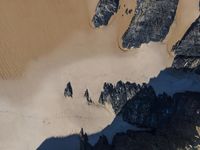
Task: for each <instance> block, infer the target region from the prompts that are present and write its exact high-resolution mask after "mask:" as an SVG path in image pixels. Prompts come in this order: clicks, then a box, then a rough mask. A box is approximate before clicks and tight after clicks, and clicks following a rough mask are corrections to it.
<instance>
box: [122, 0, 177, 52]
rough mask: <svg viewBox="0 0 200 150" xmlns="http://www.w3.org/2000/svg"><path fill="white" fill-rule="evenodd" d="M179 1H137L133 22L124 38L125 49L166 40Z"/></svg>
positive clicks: (123, 45)
mask: <svg viewBox="0 0 200 150" xmlns="http://www.w3.org/2000/svg"><path fill="white" fill-rule="evenodd" d="M178 1H179V0H137V7H136V10H135V15H134V17H133V18H132V21H131V23H130V25H129V27H128V29H127V30H126V32H125V33H124V35H123V37H122V47H123V48H127V49H130V48H138V47H140V45H141V44H142V43H148V42H150V41H154V42H158V41H162V40H164V39H165V37H166V35H167V33H168V32H169V29H170V26H171V24H172V22H173V20H174V17H175V14H176V9H177V5H178Z"/></svg>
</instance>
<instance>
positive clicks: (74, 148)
mask: <svg viewBox="0 0 200 150" xmlns="http://www.w3.org/2000/svg"><path fill="white" fill-rule="evenodd" d="M79 141H80V137H79V135H78V134H74V135H69V136H66V137H51V138H48V139H46V140H45V141H43V142H42V144H41V145H40V146H39V147H38V148H37V150H78V149H80V142H79Z"/></svg>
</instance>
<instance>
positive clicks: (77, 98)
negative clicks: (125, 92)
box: [0, 0, 198, 150]
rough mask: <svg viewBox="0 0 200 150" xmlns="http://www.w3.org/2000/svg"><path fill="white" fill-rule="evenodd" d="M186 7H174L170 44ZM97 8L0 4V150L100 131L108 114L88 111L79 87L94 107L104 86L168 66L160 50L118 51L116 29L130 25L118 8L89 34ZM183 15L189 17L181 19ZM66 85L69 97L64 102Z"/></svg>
mask: <svg viewBox="0 0 200 150" xmlns="http://www.w3.org/2000/svg"><path fill="white" fill-rule="evenodd" d="M187 1H188V0H182V1H181V0H180V2H181V7H183V8H184V10H182V11H183V12H182V11H181V8H180V7H179V13H178V15H179V16H181V17H180V18H181V19H180V18H179V17H178V16H177V19H176V24H174V28H173V30H174V31H175V29H179V31H177V32H178V33H179V35H176V38H180V37H181V35H182V34H183V33H184V32H185V30H186V28H187V27H188V26H189V24H191V22H192V21H193V20H195V17H196V16H197V15H198V14H197V13H198V12H197V10H198V7H197V6H198V5H197V6H196V5H194V4H197V1H198V0H193V1H192V2H190V3H191V4H190V5H189V4H188V3H187ZM96 2H97V1H96V0H95V1H93V0H87V3H86V1H84V0H67V1H64V0H59V1H49V0H43V1H39V0H36V1H31V0H28V1H27V0H16V1H12V2H11V1H7V0H0V32H1V34H0V39H1V41H0V57H1V59H0V60H1V62H0V75H1V77H2V78H3V79H7V80H1V81H0V83H1V87H0V124H1V127H0V149H4V150H33V149H36V148H37V147H38V146H39V145H40V144H41V142H42V141H43V140H45V139H46V138H48V137H51V136H65V135H69V134H72V133H77V132H79V131H80V128H81V127H83V128H84V129H85V130H86V131H87V132H88V133H95V132H97V131H100V130H101V129H103V128H104V127H105V126H106V125H107V124H109V123H110V122H111V121H112V120H113V118H114V115H113V113H112V112H110V111H109V110H107V109H105V108H103V107H101V106H88V105H87V103H86V101H85V99H84V98H83V93H84V90H85V89H86V88H89V90H90V93H91V97H92V98H93V100H94V101H97V100H98V97H99V94H100V90H101V88H102V85H103V83H104V82H105V81H109V82H113V83H114V82H116V81H118V80H124V81H127V80H128V81H134V82H137V83H142V82H148V81H149V78H150V77H155V76H157V74H158V73H159V72H160V70H161V69H164V68H166V67H167V66H169V65H170V64H171V61H172V57H170V56H169V54H168V51H167V46H166V44H162V43H150V44H148V45H146V44H145V45H143V46H142V47H141V48H140V49H136V50H132V51H128V52H122V51H120V49H119V47H118V41H119V39H120V37H121V35H122V33H123V30H122V28H126V26H128V24H129V21H130V19H131V17H130V16H128V17H127V18H125V17H126V15H124V18H123V19H122V20H123V21H120V19H121V18H122V17H121V12H123V10H120V13H119V14H118V15H116V16H114V17H113V18H112V20H111V22H110V23H109V26H108V27H104V28H101V29H97V30H94V29H92V28H91V26H90V23H89V22H90V20H91V17H92V13H93V11H94V9H95V6H96ZM125 2H127V3H129V2H130V1H123V2H122V3H125ZM131 5H132V7H134V6H135V4H131ZM186 9H187V10H188V13H191V15H190V16H191V17H190V18H183V16H182V13H183V14H184V11H185V10H186ZM88 10H89V11H88ZM189 10H191V12H190V11H189ZM194 10H196V11H194ZM187 15H188V14H187ZM192 17H193V18H192ZM179 20H181V23H183V24H184V27H183V28H182V27H181V28H182V29H181V28H179V27H177V25H180V24H179ZM170 36H172V35H170ZM175 40H176V39H175ZM172 42H174V41H172ZM16 77H17V78H16ZM14 78H16V79H14ZM68 81H71V83H72V86H73V88H74V97H73V99H65V98H64V96H63V90H64V87H65V85H66V83H67V82H68Z"/></svg>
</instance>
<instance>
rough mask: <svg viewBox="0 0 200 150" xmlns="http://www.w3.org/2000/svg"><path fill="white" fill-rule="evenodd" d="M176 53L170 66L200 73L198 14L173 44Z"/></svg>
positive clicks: (199, 26)
mask: <svg viewBox="0 0 200 150" xmlns="http://www.w3.org/2000/svg"><path fill="white" fill-rule="evenodd" d="M173 51H174V53H175V55H176V57H175V58H174V61H173V64H172V67H173V68H176V69H186V70H192V71H195V72H197V73H200V16H199V17H198V18H197V19H196V20H195V21H194V23H193V24H192V25H191V26H190V27H189V29H188V30H187V32H186V33H185V35H184V36H183V38H182V39H181V40H180V41H178V42H177V43H176V44H175V45H174V46H173Z"/></svg>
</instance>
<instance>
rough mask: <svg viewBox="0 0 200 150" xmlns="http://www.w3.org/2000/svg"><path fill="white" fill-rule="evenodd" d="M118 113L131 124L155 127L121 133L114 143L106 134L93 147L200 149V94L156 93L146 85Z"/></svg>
mask: <svg viewBox="0 0 200 150" xmlns="http://www.w3.org/2000/svg"><path fill="white" fill-rule="evenodd" d="M118 115H122V116H123V119H124V120H125V121H127V122H129V123H131V124H137V125H139V126H143V127H147V128H148V129H149V128H150V129H151V130H148V131H127V132H126V133H118V134H116V135H115V136H114V138H113V141H112V144H108V142H107V139H106V137H105V136H102V137H101V138H100V139H99V141H98V142H97V144H96V145H94V146H93V147H92V149H93V150H100V149H105V150H141V149H145V150H177V149H179V150H195V149H196V150H198V149H200V130H199V129H200V93H195V92H184V93H176V94H174V95H173V96H172V97H170V96H167V95H166V94H162V95H160V96H156V95H155V92H154V90H153V88H152V87H146V88H145V89H144V90H141V91H140V92H138V93H137V94H136V95H135V96H133V98H131V99H130V100H129V101H128V102H127V103H126V104H125V105H124V106H123V107H122V110H121V112H120V113H119V114H118ZM83 143H84V141H82V144H83ZM86 144H88V142H86ZM83 145H84V144H83ZM90 146H91V145H90ZM90 146H89V147H90ZM90 148H91V147H90ZM84 150H88V149H87V148H86V149H84Z"/></svg>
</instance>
